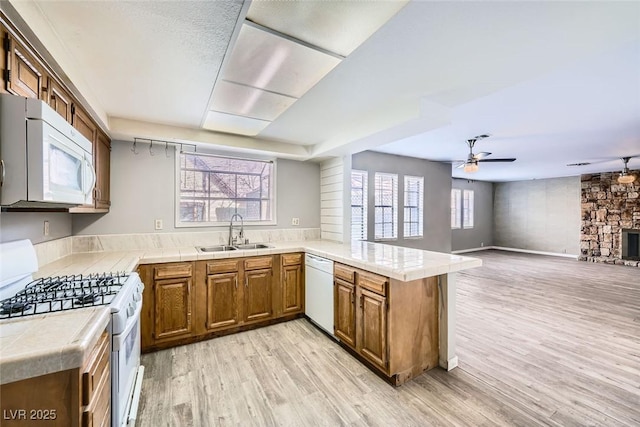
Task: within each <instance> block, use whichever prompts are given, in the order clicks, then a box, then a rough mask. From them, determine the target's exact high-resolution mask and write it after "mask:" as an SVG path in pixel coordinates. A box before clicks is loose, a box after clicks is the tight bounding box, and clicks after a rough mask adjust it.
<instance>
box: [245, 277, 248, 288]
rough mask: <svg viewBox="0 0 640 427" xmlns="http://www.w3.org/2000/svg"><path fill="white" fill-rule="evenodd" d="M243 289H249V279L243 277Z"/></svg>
mask: <svg viewBox="0 0 640 427" xmlns="http://www.w3.org/2000/svg"><path fill="white" fill-rule="evenodd" d="M244 287H245V288H248V287H249V278H248V277H247V276H244Z"/></svg>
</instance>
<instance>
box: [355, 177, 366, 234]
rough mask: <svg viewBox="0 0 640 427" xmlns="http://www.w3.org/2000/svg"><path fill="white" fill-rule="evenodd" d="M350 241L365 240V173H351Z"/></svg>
mask: <svg viewBox="0 0 640 427" xmlns="http://www.w3.org/2000/svg"><path fill="white" fill-rule="evenodd" d="M351 240H367V172H366V171H357V170H353V171H351Z"/></svg>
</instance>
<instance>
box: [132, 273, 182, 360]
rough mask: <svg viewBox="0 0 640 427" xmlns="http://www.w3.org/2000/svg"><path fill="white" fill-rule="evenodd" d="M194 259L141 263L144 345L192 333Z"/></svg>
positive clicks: (153, 344)
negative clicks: (164, 262) (191, 260)
mask: <svg viewBox="0 0 640 427" xmlns="http://www.w3.org/2000/svg"><path fill="white" fill-rule="evenodd" d="M193 264H194V263H193V262H176V263H166V264H148V265H141V266H140V267H138V274H140V279H141V280H142V283H144V291H143V294H142V313H141V314H140V330H141V332H140V333H141V337H140V338H141V346H142V349H143V350H144V349H146V348H150V347H154V346H156V345H158V344H163V345H168V344H171V343H173V342H178V341H181V340H184V339H188V338H189V337H191V336H192V335H193V329H194V328H193V320H192V314H193V307H194V292H193V269H194V266H193Z"/></svg>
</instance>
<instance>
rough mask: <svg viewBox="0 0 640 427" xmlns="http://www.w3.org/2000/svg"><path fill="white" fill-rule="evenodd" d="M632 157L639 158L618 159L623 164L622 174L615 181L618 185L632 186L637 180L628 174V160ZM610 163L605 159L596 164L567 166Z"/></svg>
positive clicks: (590, 163) (577, 164) (586, 163)
mask: <svg viewBox="0 0 640 427" xmlns="http://www.w3.org/2000/svg"><path fill="white" fill-rule="evenodd" d="M634 157H640V156H627V157H620V160H622V163H623V164H624V166H623V168H622V172H620V175H618V178H617V181H618V182H619V183H620V184H632V183H633V182H635V180H636V178H637V177H636V175H635V174H633V173H631V172H629V160H631V159H633V158H634ZM610 161H611V160H609V159H607V160H600V161H596V162H580V163H569V164H568V165H567V166H588V165H593V164H598V163H607V162H610Z"/></svg>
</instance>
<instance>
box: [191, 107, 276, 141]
mask: <svg viewBox="0 0 640 427" xmlns="http://www.w3.org/2000/svg"><path fill="white" fill-rule="evenodd" d="M269 123H271V122H269V121H267V120H258V119H251V118H249V117H242V116H235V115H233V114H226V113H220V112H218V111H209V112H208V113H207V118H206V119H205V121H204V124H203V125H202V127H203V128H205V129H209V130H215V131H217V132H226V133H234V134H237V135H246V136H256V135H257V134H259V133H260V132H261V131H262V130H263V129H264V128H266V127H267V126H269Z"/></svg>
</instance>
